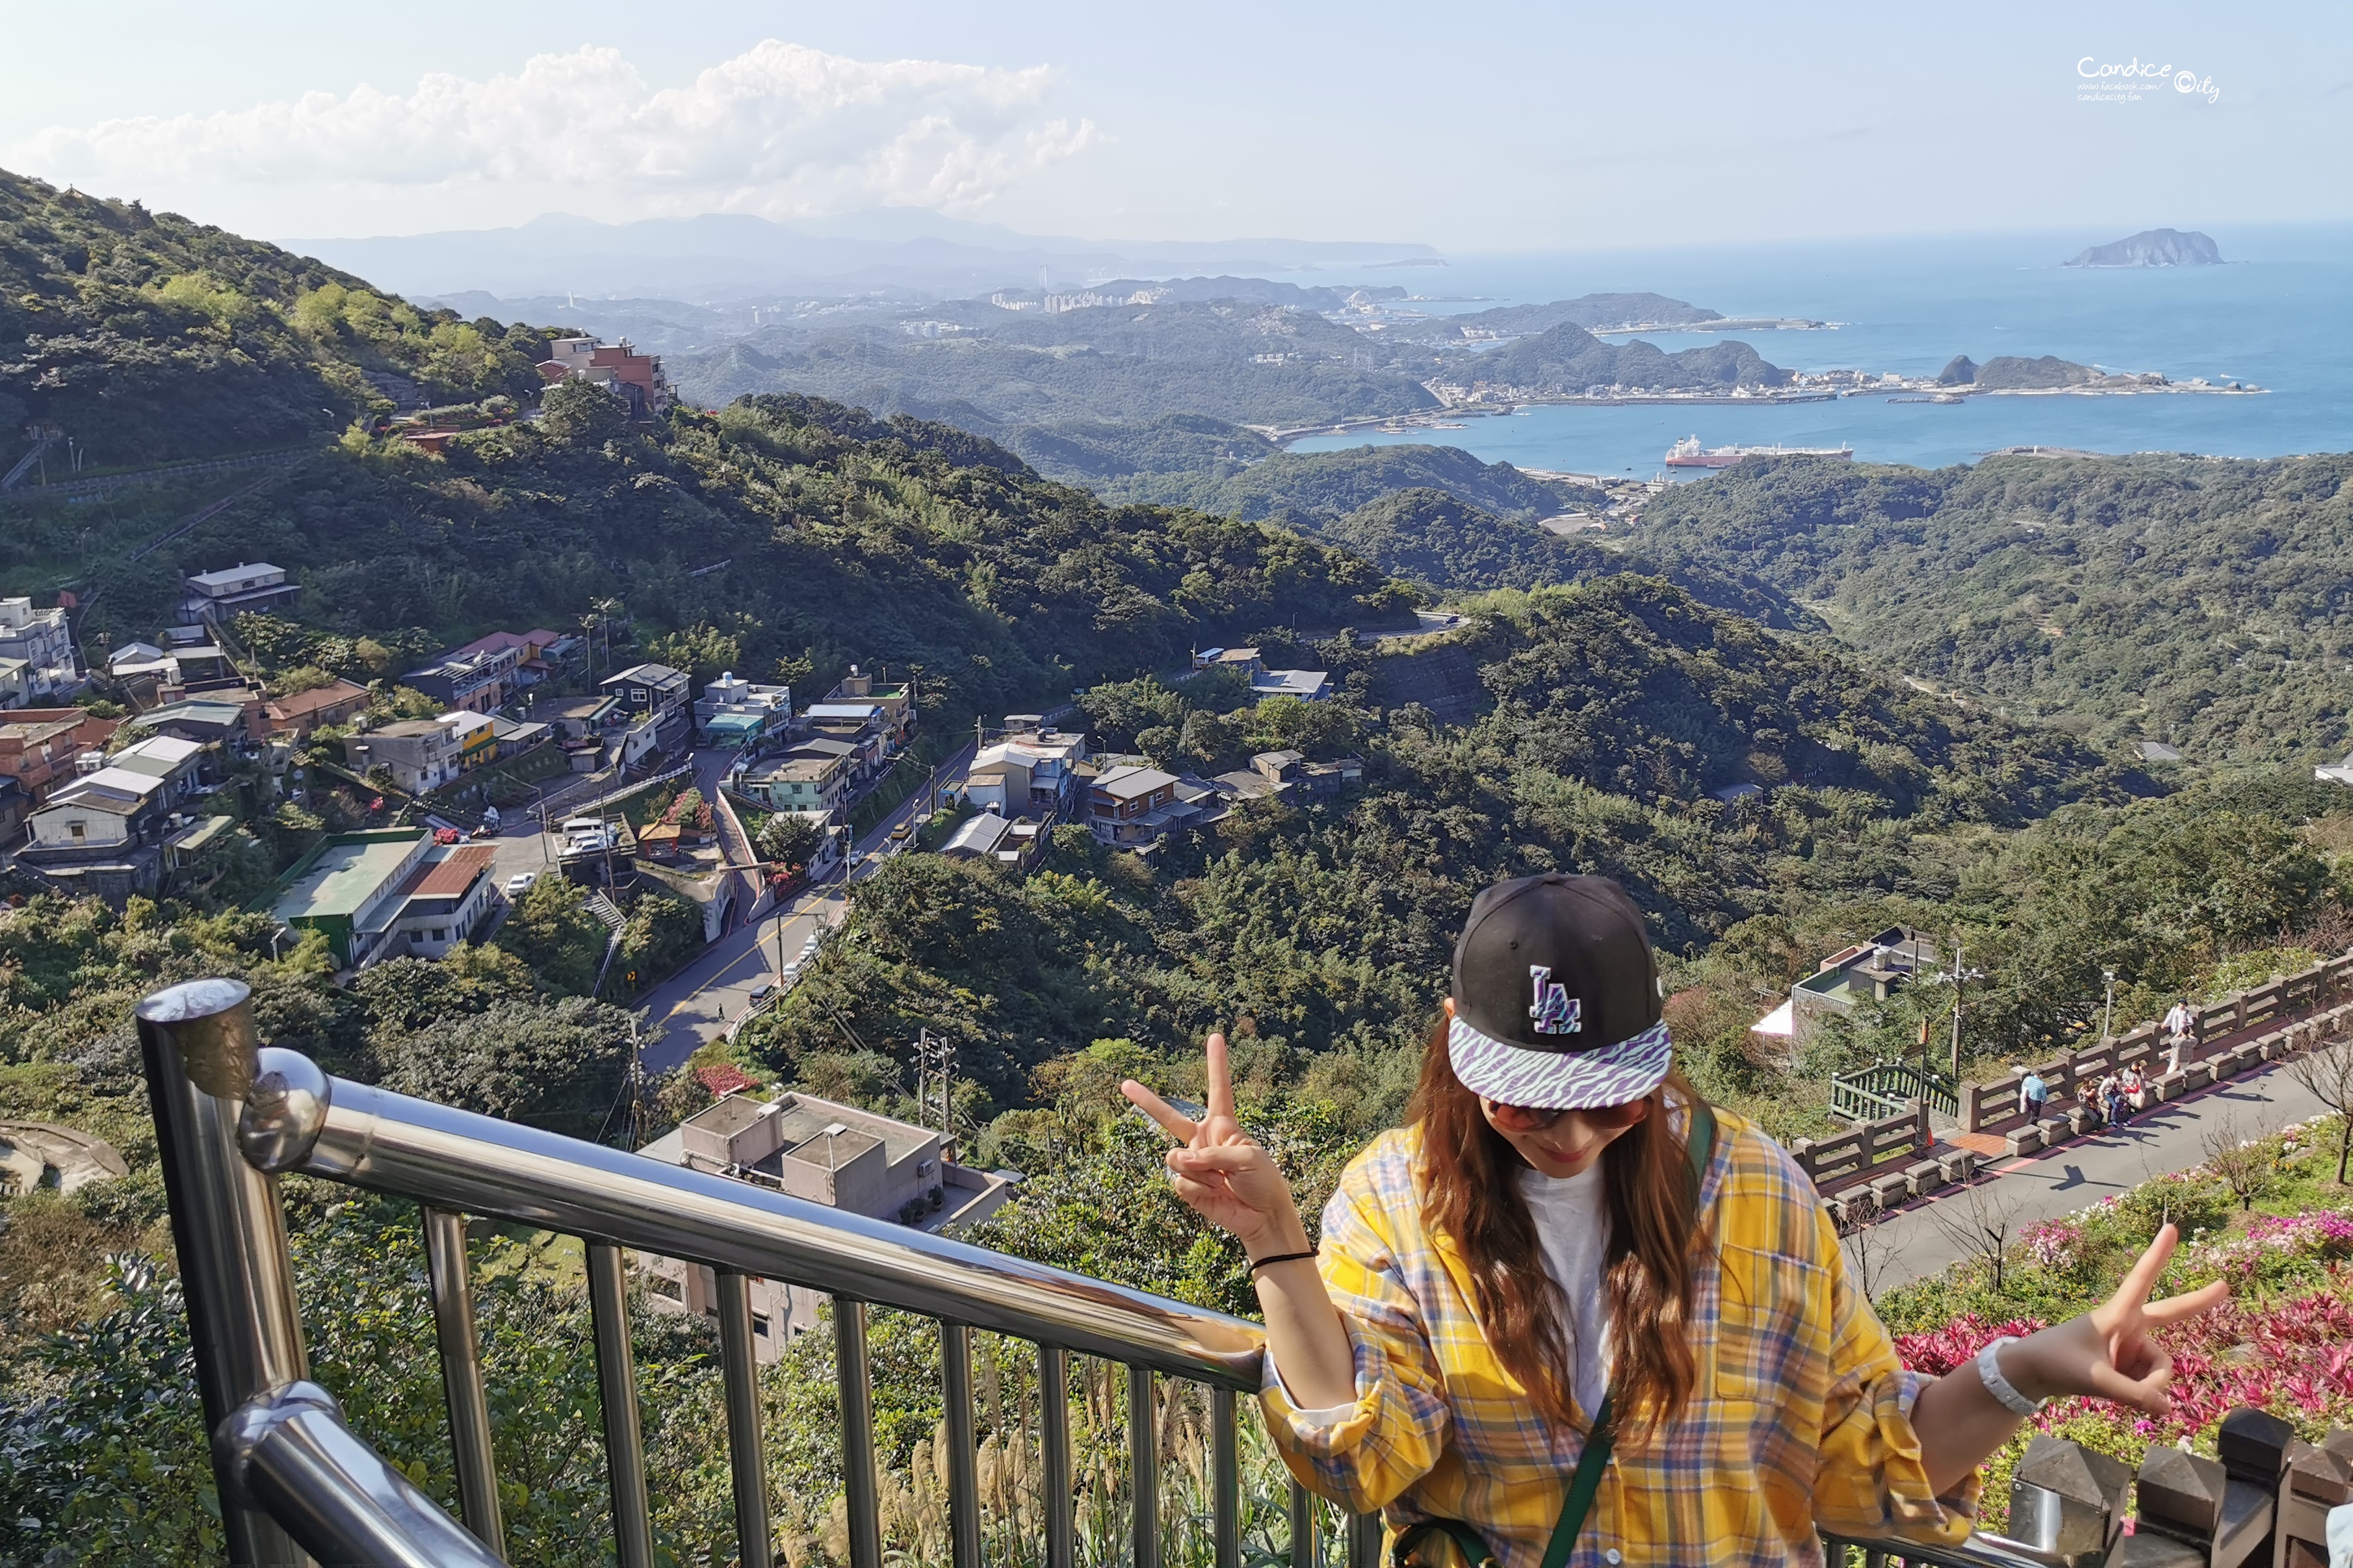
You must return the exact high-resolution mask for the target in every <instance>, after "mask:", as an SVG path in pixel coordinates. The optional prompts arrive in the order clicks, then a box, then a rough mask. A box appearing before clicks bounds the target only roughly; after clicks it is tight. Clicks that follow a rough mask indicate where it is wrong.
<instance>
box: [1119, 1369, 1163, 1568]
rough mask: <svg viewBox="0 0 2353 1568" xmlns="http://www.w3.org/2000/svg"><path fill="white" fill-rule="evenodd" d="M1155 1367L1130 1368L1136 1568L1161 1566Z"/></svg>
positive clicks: (1130, 1463) (1131, 1495)
mask: <svg viewBox="0 0 2353 1568" xmlns="http://www.w3.org/2000/svg"><path fill="white" fill-rule="evenodd" d="M1152 1416H1153V1409H1152V1369H1151V1368H1150V1367H1148V1366H1132V1367H1129V1368H1128V1369H1127V1461H1128V1469H1129V1470H1130V1471H1131V1472H1132V1473H1133V1484H1132V1485H1131V1486H1130V1487H1129V1489H1128V1497H1129V1507H1130V1518H1131V1522H1130V1524H1129V1527H1128V1533H1129V1535H1130V1537H1131V1539H1132V1543H1133V1545H1134V1558H1133V1561H1134V1568H1160V1448H1159V1445H1158V1443H1156V1442H1155V1440H1154V1433H1153V1430H1152V1426H1153V1421H1152Z"/></svg>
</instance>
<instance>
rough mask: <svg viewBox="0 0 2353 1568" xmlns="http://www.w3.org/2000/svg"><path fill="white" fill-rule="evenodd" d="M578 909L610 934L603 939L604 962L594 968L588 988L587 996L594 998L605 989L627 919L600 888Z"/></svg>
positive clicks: (619, 907)
mask: <svg viewBox="0 0 2353 1568" xmlns="http://www.w3.org/2000/svg"><path fill="white" fill-rule="evenodd" d="M580 907H581V908H582V909H584V910H587V911H588V912H589V913H590V914H592V915H595V916H596V918H597V919H598V920H600V921H604V922H605V925H606V928H607V930H608V931H610V932H611V933H612V934H611V935H609V936H607V938H606V939H605V962H604V963H600V964H598V965H597V966H596V984H594V985H592V986H590V987H589V988H588V994H590V995H591V996H594V995H595V994H596V993H597V992H599V991H602V990H603V989H604V988H605V976H606V974H607V973H609V972H610V971H611V969H612V967H613V960H614V958H615V957H617V955H618V954H619V952H620V951H621V929H622V928H623V927H624V926H626V925H628V923H629V917H628V916H627V915H625V914H623V913H622V912H621V906H620V905H618V904H617V903H615V902H614V901H613V900H612V899H611V898H610V897H609V896H607V893H606V892H605V890H604V889H601V888H599V889H597V890H596V891H595V892H593V893H591V894H589V895H588V898H587V900H586V902H585V903H583V904H582V905H581V906H580Z"/></svg>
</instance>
